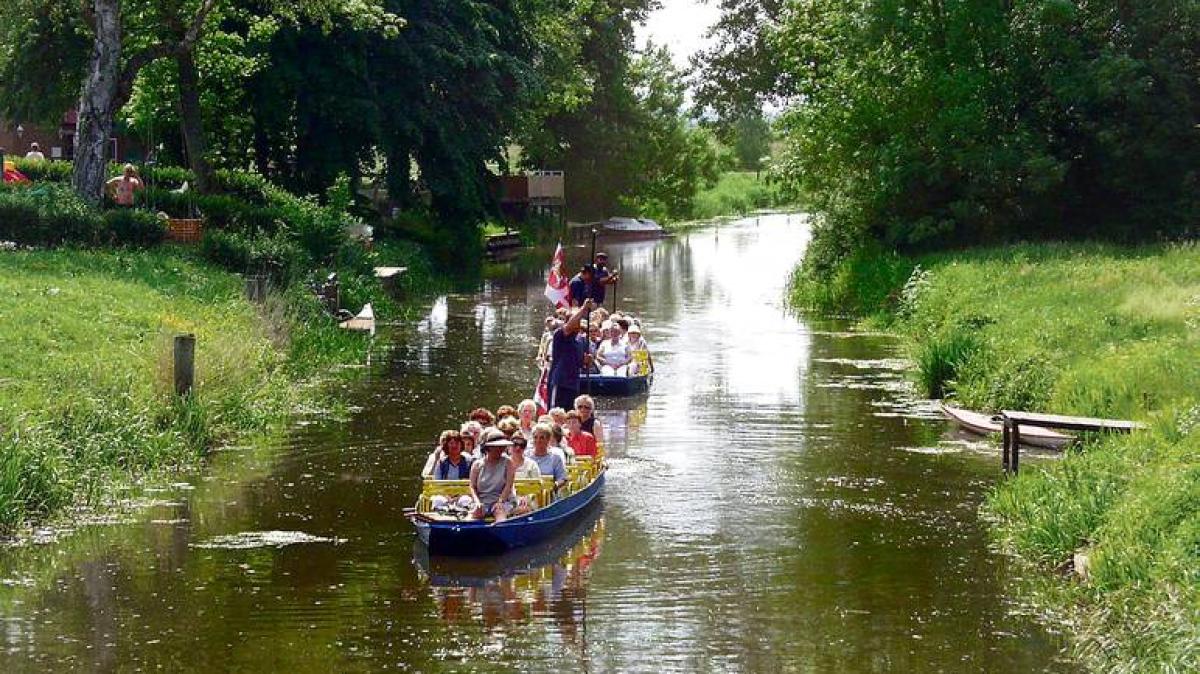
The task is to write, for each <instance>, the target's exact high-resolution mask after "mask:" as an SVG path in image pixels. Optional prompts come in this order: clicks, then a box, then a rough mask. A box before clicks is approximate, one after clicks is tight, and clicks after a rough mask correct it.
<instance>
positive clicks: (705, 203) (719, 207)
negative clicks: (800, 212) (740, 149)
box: [691, 171, 796, 220]
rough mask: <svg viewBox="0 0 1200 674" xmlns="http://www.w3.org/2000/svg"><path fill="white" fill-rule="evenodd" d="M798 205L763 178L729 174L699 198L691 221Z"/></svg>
mask: <svg viewBox="0 0 1200 674" xmlns="http://www.w3.org/2000/svg"><path fill="white" fill-rule="evenodd" d="M795 203H796V202H794V201H793V200H792V199H791V198H790V197H789V196H786V195H784V193H783V192H782V191H781V190H780V189H779V188H778V187H777V186H776V185H774V184H772V183H771V182H770V181H769V180H768V179H767V178H766V177H764V176H761V175H756V174H755V173H753V172H749V171H727V172H725V173H722V174H721V177H720V179H719V180H717V183H716V184H715V185H713V186H712V187H711V188H709V189H706V190H702V191H701V192H700V193H699V194H697V195H696V200H695V204H694V206H693V207H692V211H691V217H693V218H695V219H696V220H709V219H712V218H718V217H722V216H727V215H745V214H747V213H749V212H751V211H755V210H761V209H770V208H781V207H784V206H792V205H794V204H795Z"/></svg>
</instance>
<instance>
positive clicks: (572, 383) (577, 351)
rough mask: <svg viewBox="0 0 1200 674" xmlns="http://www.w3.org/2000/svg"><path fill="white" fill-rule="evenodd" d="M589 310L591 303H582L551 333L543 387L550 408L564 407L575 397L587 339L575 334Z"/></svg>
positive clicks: (577, 332)
mask: <svg viewBox="0 0 1200 674" xmlns="http://www.w3.org/2000/svg"><path fill="white" fill-rule="evenodd" d="M591 310H592V301H591V300H590V299H588V300H584V302H583V306H581V307H579V308H578V309H576V310H575V313H574V315H572V316H571V318H570V320H568V321H567V322H566V323H565V324H564V325H563V326H562V327H561V328H559V329H557V330H555V331H554V337H553V342H552V344H551V353H552V354H553V356H552V358H551V360H550V373H549V375H548V377H547V386H548V387H549V390H550V407H564V406H566V405H569V404H571V401H572V400H573V399H574V397H575V396H577V395H579V373H580V372H581V371H582V370H583V366H584V356H585V355H586V354H587V350H588V347H587V339H586V337H584V336H582V335H580V334H579V331H580V325H581V324H582V322H583V317H584V316H586V315H587V313H588V312H589V311H591Z"/></svg>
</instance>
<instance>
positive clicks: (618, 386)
mask: <svg viewBox="0 0 1200 674" xmlns="http://www.w3.org/2000/svg"><path fill="white" fill-rule="evenodd" d="M653 378H654V375H644V376H641V377H604V376H600V375H591V376H588V377H581V378H580V379H579V390H580V392H582V393H586V394H588V395H593V396H634V395H638V394H639V393H646V392H648V391H649V390H650V380H651V379H653Z"/></svg>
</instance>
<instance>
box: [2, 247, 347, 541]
mask: <svg viewBox="0 0 1200 674" xmlns="http://www.w3.org/2000/svg"><path fill="white" fill-rule="evenodd" d="M242 290H243V282H242V280H241V278H240V277H238V276H235V275H233V274H230V273H227V272H224V271H221V270H219V269H218V268H216V267H214V266H212V265H211V264H209V263H206V262H203V261H201V260H200V259H199V257H198V256H197V255H195V254H194V253H191V252H187V251H183V250H180V249H174V248H157V249H153V250H149V251H80V250H67V249H63V250H53V251H21V252H12V251H10V252H0V317H2V319H3V320H0V532H4V533H8V532H12V531H14V530H15V529H16V528H17V527H19V526H20V525H22V524H24V523H29V522H36V521H40V520H43V519H45V518H48V517H51V516H53V515H55V514H57V513H59V512H60V511H62V510H63V509H64V508H66V507H68V506H71V505H75V504H88V503H93V504H94V503H96V502H97V501H98V500H99V499H101V498H102V497H103V496H104V495H105V494H106V493H108V492H109V491H110V490H111V488H112V487H114V486H116V485H120V484H127V483H129V482H130V481H132V480H137V479H139V478H142V477H146V476H148V475H153V474H155V473H157V472H160V471H168V470H173V469H178V468H182V467H186V466H189V465H192V464H194V463H195V462H197V461H198V460H200V459H201V458H202V457H203V456H204V454H205V452H206V450H208V449H209V448H211V447H213V446H214V445H217V444H219V443H222V442H226V441H229V440H231V439H233V438H235V437H238V436H240V435H242V434H245V433H254V432H261V431H264V430H266V429H268V428H269V427H270V426H271V425H272V424H273V422H275V421H277V420H279V419H281V418H282V417H283V416H284V415H287V414H288V413H289V412H290V411H291V410H292V409H293V408H294V406H295V405H296V404H298V403H299V402H301V401H303V400H304V399H305V398H309V397H312V396H315V395H316V393H315V391H313V390H312V389H311V387H305V386H300V385H299V384H300V383H302V382H304V381H306V380H308V379H309V378H310V377H311V376H312V375H313V374H314V373H317V372H320V371H322V370H323V369H324V368H325V367H326V366H328V365H330V364H332V363H335V362H344V361H346V360H351V359H355V360H356V359H358V358H359V357H360V356H361V354H362V353H363V351H364V349H365V345H366V342H365V340H364V339H363V338H362V337H361V336H359V335H353V334H349V333H346V332H345V331H340V330H338V329H337V328H336V326H334V325H332V323H331V322H328V321H327V319H323V318H322V319H319V320H318V319H317V318H316V317H317V316H318V311H319V310H318V308H317V307H316V306H315V300H310V299H309V298H308V297H307V296H306V295H305V294H304V293H303V292H301V291H290V292H287V293H281V294H279V295H276V296H274V297H273V298H272V299H271V300H269V301H268V303H267V304H266V306H265V307H263V308H255V307H253V306H252V305H250V304H249V303H247V302H246V301H245V300H244V299H243V298H242ZM179 333H194V334H195V335H196V337H197V356H196V377H197V382H196V390H195V394H194V396H192V397H191V398H190V399H187V400H184V401H180V400H178V399H176V398H175V397H174V396H173V395H172V392H171V381H172V380H171V376H172V375H171V372H172V370H171V368H172V365H171V345H172V339H173V336H174V335H176V334H179Z"/></svg>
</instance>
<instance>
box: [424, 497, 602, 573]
mask: <svg viewBox="0 0 1200 674" xmlns="http://www.w3.org/2000/svg"><path fill="white" fill-rule="evenodd" d="M603 512H604V504H603V500H602V499H597V500H595V501H593V502H592V503H591V504H590V505H588V506H585V507H584V508H583V511H582V512H580V513H579V516H578V517H575V518H573V522H572V523H570V524H568V525H567V526H564V527H563V530H562V531H561V532H559V533H556V534H555V535H553V536H551V537H550V538H548V539H546V540H545V541H542V542H541V543H538V544H536V545H530V546H527V547H524V548H518V549H516V550H509V551H507V552H505V553H503V554H500V555H491V556H487V557H463V556H461V555H458V556H446V555H433V554H430V552H429V548H428V547H427V546H426V545H425V544H424V543H422V542H421V541H419V540H418V541H416V542H415V543H414V545H413V561H414V562H416V564H417V566H418V567H419V568H420V569H421V570H422V571H424V572H425V573H426V575H428V576H429V583H430V585H433V586H434V587H483V586H485V585H486V584H487V583H489V582H491V581H494V580H497V579H500V578H511V577H514V576H521V575H525V574H529V573H533V572H535V571H537V570H539V569H541V568H544V567H546V566H550V565H552V564H557V563H558V562H559V561H560V560H561V559H562V558H563V557H564V556H566V555H568V554H569V553H570V552H571V551H572V550H573V549H574V548H575V547H576V546H578V545H579V544H580V543H582V542H584V540H585V539H586V538H588V537H593V536H597V535H600V536H602V535H603V529H602V528H599V527H598V524H599V522H600V517H601V515H602V514H603Z"/></svg>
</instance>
